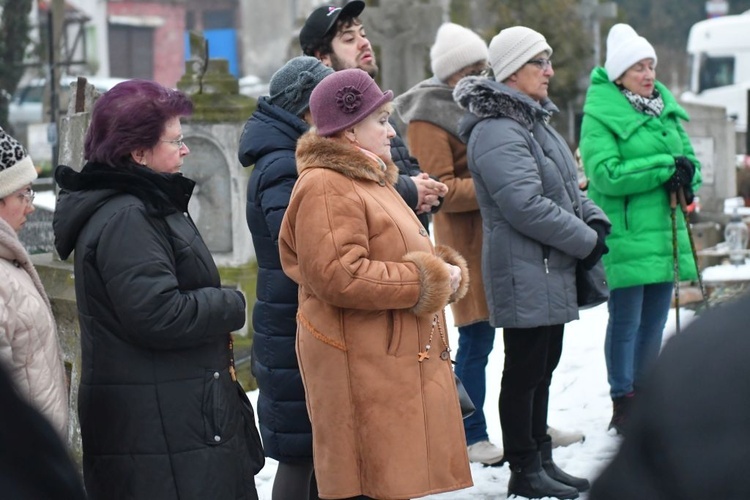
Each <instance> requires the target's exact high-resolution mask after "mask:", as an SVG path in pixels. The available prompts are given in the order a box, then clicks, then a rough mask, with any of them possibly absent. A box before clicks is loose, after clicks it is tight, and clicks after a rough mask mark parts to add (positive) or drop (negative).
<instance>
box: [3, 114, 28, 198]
mask: <svg viewBox="0 0 750 500" xmlns="http://www.w3.org/2000/svg"><path fill="white" fill-rule="evenodd" d="M36 178H37V173H36V169H35V168H34V162H32V161H31V158H30V157H29V155H27V154H26V150H25V149H23V146H21V144H20V143H19V142H18V141H17V140H15V139H14V138H13V137H11V136H9V135H8V134H7V133H6V132H5V130H3V129H2V128H0V198H5V197H6V196H8V195H9V194H11V193H12V192H14V191H18V190H19V189H21V188H22V187H24V186H26V185H28V184H31V182H32V181H33V180H34V179H36Z"/></svg>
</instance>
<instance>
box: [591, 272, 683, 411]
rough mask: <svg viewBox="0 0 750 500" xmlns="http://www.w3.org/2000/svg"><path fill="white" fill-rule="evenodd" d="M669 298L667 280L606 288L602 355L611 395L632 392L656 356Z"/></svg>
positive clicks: (670, 292) (659, 347)
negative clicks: (606, 313) (606, 300)
mask: <svg viewBox="0 0 750 500" xmlns="http://www.w3.org/2000/svg"><path fill="white" fill-rule="evenodd" d="M671 301H672V283H671V282H667V283H654V284H651V285H642V286H631V287H627V288H616V289H614V290H612V291H610V294H609V303H608V307H609V321H608V323H607V338H606V340H605V341H604V358H605V360H606V361H607V381H608V382H609V388H610V389H609V392H610V395H611V396H612V397H613V398H618V397H621V396H624V395H626V394H628V393H630V392H632V391H633V390H634V389H635V386H637V385H639V384H640V383H641V382H642V379H643V376H644V374H645V373H646V372H647V370H648V368H649V367H650V366H651V364H652V363H653V362H654V361H655V360H656V358H657V357H658V356H659V350H660V349H661V342H662V336H663V334H664V325H665V324H666V323H667V316H668V315H669V308H670V304H671Z"/></svg>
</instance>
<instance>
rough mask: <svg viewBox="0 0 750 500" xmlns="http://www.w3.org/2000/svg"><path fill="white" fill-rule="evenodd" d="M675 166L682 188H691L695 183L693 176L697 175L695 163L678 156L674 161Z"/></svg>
mask: <svg viewBox="0 0 750 500" xmlns="http://www.w3.org/2000/svg"><path fill="white" fill-rule="evenodd" d="M674 166H675V167H676V168H677V171H676V172H677V173H678V174H679V177H680V183H681V184H682V187H686V186H689V185H690V184H691V183H692V182H693V176H694V175H695V165H693V162H691V161H690V160H688V159H687V158H685V157H684V156H678V157H677V158H675V159H674Z"/></svg>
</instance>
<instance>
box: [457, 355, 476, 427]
mask: <svg viewBox="0 0 750 500" xmlns="http://www.w3.org/2000/svg"><path fill="white" fill-rule="evenodd" d="M451 363H453V364H454V365H455V364H456V362H455V361H453V360H451ZM453 378H454V379H455V381H456V391H458V404H459V405H460V406H461V416H462V417H463V418H468V417H470V416H472V415H473V414H474V412H475V411H477V407H476V406H474V401H472V400H471V398H470V397H469V393H468V392H466V387H464V383H463V382H461V379H460V378H458V375H456V372H453Z"/></svg>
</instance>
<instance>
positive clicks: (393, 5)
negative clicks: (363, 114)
mask: <svg viewBox="0 0 750 500" xmlns="http://www.w3.org/2000/svg"><path fill="white" fill-rule="evenodd" d="M444 3H445V2H443V1H441V0H419V1H415V0H381V1H380V5H379V6H374V7H370V6H368V7H367V8H366V9H365V10H364V12H363V13H362V16H361V17H362V22H363V23H364V26H365V30H366V32H367V36H368V38H370V40H371V42H372V44H373V45H374V46H375V48H376V50H377V49H379V51H380V53H379V54H378V65H379V67H380V82H382V85H381V88H383V89H390V90H393V93H394V94H396V95H399V94H401V93H403V92H405V91H407V90H409V89H410V88H411V87H412V86H414V85H416V84H417V83H419V82H421V81H422V80H424V79H425V78H427V77H428V76H429V75H430V73H431V72H430V69H429V68H430V65H429V54H430V47H431V46H432V44H433V42H434V41H435V33H437V30H438V28H439V27H440V25H441V24H442V22H443V20H444V19H445V14H446V13H445V5H444Z"/></svg>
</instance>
